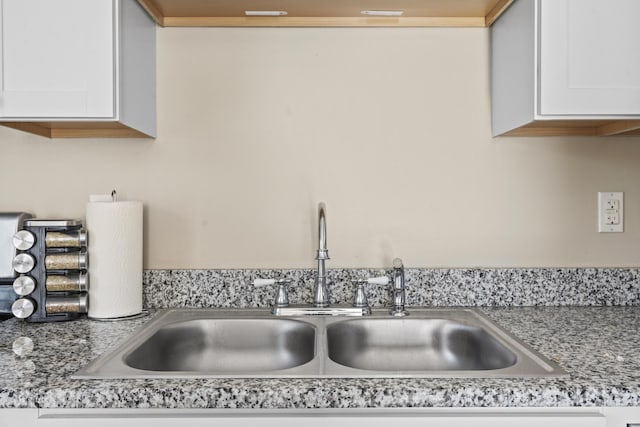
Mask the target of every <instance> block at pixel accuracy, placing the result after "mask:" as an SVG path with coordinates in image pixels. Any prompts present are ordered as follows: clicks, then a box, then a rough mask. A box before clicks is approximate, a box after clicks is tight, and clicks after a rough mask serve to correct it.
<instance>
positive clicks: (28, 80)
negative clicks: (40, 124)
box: [0, 0, 115, 118]
mask: <svg viewBox="0 0 640 427" xmlns="http://www.w3.org/2000/svg"><path fill="white" fill-rule="evenodd" d="M61 12H63V13H61ZM113 15H114V12H113V2H112V1H111V0H92V1H87V0H56V1H51V0H2V30H3V31H2V37H3V40H2V93H1V95H0V115H1V116H2V117H9V118H10V117H16V118H23V117H24V118H56V117H104V118H114V117H115V108H114V87H115V74H114V54H113V52H114V43H113V24H114V23H113Z"/></svg>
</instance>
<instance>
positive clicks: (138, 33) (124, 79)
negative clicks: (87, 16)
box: [119, 0, 156, 137]
mask: <svg viewBox="0 0 640 427" xmlns="http://www.w3.org/2000/svg"><path fill="white" fill-rule="evenodd" d="M119 19H120V109H119V110H120V121H121V122H122V123H123V124H125V125H127V126H130V127H132V128H134V129H136V130H139V131H140V132H142V133H144V134H147V135H149V136H151V137H155V136H156V24H155V22H154V21H153V20H152V19H151V18H150V17H149V15H148V14H147V13H146V12H145V11H144V9H143V8H142V6H140V4H139V3H138V2H137V1H136V0H121V3H120V16H119Z"/></svg>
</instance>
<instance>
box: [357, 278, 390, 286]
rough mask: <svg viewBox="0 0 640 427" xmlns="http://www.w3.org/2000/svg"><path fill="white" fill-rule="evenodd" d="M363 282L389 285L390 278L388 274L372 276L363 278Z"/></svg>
mask: <svg viewBox="0 0 640 427" xmlns="http://www.w3.org/2000/svg"><path fill="white" fill-rule="evenodd" d="M363 282H365V283H368V284H370V285H388V284H389V278H388V277H387V276H380V277H371V278H369V279H367V280H363Z"/></svg>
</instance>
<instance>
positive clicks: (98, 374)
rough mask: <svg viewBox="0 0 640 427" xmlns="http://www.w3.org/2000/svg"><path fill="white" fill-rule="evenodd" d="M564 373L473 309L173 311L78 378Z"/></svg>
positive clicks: (143, 328) (344, 376)
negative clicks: (401, 313)
mask: <svg viewBox="0 0 640 427" xmlns="http://www.w3.org/2000/svg"><path fill="white" fill-rule="evenodd" d="M563 374H565V372H564V371H563V370H562V369H561V368H560V367H559V366H558V365H556V364H555V363H553V362H552V361H550V360H548V359H546V358H544V357H543V356H542V355H540V354H538V353H537V352H536V351H534V350H533V349H531V348H529V347H528V346H527V345H525V344H524V343H522V342H521V341H520V340H518V339H517V338H515V337H513V336H512V335H510V334H509V333H507V332H506V331H505V330H503V329H502V328H500V327H498V326H497V325H496V324H494V323H493V322H491V321H490V320H489V319H488V318H487V317H486V316H484V315H483V314H482V313H480V312H479V311H477V310H473V309H416V308H414V309H412V310H411V314H410V316H407V317H402V318H395V317H391V316H389V315H388V312H387V311H383V310H381V311H374V312H373V314H372V315H371V316H366V317H359V318H345V317H337V316H335V317H334V316H305V317H274V316H273V315H271V314H270V313H269V312H268V311H267V310H265V309H261V310H219V309H170V310H164V311H162V312H160V313H159V314H158V315H157V316H156V317H155V318H154V319H153V320H151V321H149V322H148V323H147V324H146V325H145V326H143V327H142V328H141V329H140V330H139V331H138V332H136V333H135V334H134V335H133V336H131V337H130V338H129V339H127V340H126V341H125V342H123V343H122V344H120V345H119V346H118V347H117V348H115V349H114V350H113V351H111V352H110V353H107V354H105V355H103V356H101V357H99V358H98V359H96V360H95V361H93V362H92V363H90V364H89V365H88V366H86V367H85V368H83V369H82V370H80V371H79V372H78V373H77V374H75V375H74V378H206V377H218V378H226V377H230V378H231V377H232V378H287V377H294V378H321V377H334V378H336V377H338V378H355V377H389V378H396V377H397V378H403V377H414V378H416V377H538V376H558V375H563Z"/></svg>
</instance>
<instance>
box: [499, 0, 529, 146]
mask: <svg viewBox="0 0 640 427" xmlns="http://www.w3.org/2000/svg"><path fill="white" fill-rule="evenodd" d="M535 25H536V20H535V0H516V1H515V2H513V4H512V5H511V6H510V7H509V9H507V10H506V11H505V13H504V14H503V15H502V16H501V17H500V18H499V19H498V20H497V21H496V22H495V23H494V24H493V26H492V27H491V106H492V127H493V135H494V136H496V135H500V134H502V133H504V132H507V131H509V130H511V129H514V128H517V127H519V126H522V125H523V124H526V123H529V122H531V121H532V120H533V119H534V113H535V78H536V77H535V76H536V69H535V67H536V61H535V55H536V52H535V48H536V43H535V36H536V32H535Z"/></svg>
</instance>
